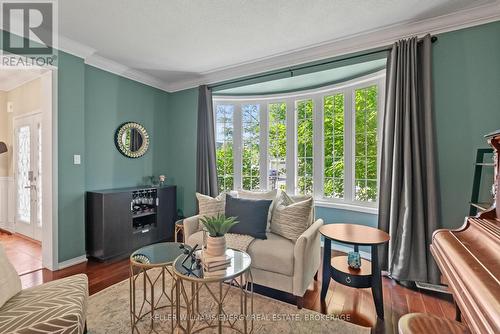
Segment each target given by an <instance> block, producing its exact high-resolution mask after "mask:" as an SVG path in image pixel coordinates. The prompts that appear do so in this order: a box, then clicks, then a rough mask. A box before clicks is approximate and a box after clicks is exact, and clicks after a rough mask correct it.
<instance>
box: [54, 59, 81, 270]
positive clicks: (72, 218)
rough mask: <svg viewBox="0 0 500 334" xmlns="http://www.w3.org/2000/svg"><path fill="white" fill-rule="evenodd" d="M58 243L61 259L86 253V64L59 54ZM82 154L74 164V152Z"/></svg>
mask: <svg viewBox="0 0 500 334" xmlns="http://www.w3.org/2000/svg"><path fill="white" fill-rule="evenodd" d="M57 75H58V78H57V81H58V82H57V84H58V95H57V96H58V100H57V109H58V113H57V130H58V133H57V141H58V166H57V173H58V190H57V191H58V193H57V197H58V226H59V228H58V243H59V262H61V261H65V260H68V259H72V258H74V257H77V256H81V255H83V254H85V225H84V218H85V211H84V195H85V125H84V123H85V96H84V84H85V82H84V80H85V64H84V63H83V60H82V59H80V58H77V57H74V56H72V55H69V54H66V53H63V52H59V55H58V71H57ZM74 154H80V155H82V158H83V161H82V164H81V165H73V155H74Z"/></svg>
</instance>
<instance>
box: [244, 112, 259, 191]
mask: <svg viewBox="0 0 500 334" xmlns="http://www.w3.org/2000/svg"><path fill="white" fill-rule="evenodd" d="M241 117H242V135H243V140H242V146H243V149H242V181H243V185H242V186H243V189H245V190H255V189H260V165H259V151H260V110H259V105H258V104H244V105H242V106H241Z"/></svg>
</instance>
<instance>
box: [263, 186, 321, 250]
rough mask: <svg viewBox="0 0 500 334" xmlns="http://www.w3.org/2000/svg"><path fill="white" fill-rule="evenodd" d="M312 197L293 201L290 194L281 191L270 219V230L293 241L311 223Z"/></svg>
mask: <svg viewBox="0 0 500 334" xmlns="http://www.w3.org/2000/svg"><path fill="white" fill-rule="evenodd" d="M313 205H314V203H313V199H312V197H309V198H307V199H305V200H303V201H300V202H295V201H294V200H293V199H292V198H291V197H290V196H288V195H287V194H285V193H282V194H281V196H280V199H279V200H278V203H276V208H275V209H274V212H273V218H272V220H271V232H273V233H275V234H278V235H281V236H282V237H284V238H287V239H289V240H292V241H293V242H295V241H297V239H298V238H299V237H300V236H301V235H302V233H304V232H305V230H307V228H308V227H309V226H310V225H311V220H312V219H311V216H312V210H313Z"/></svg>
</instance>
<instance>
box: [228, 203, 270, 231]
mask: <svg viewBox="0 0 500 334" xmlns="http://www.w3.org/2000/svg"><path fill="white" fill-rule="evenodd" d="M271 203H272V201H271V200H267V199H260V200H252V199H245V198H236V197H233V196H231V195H227V196H226V217H237V220H238V221H239V223H238V224H236V225H234V226H233V227H231V229H230V230H229V232H230V233H236V234H245V235H250V236H252V237H254V238H257V239H267V236H266V227H267V215H268V213H269V207H270V206H271Z"/></svg>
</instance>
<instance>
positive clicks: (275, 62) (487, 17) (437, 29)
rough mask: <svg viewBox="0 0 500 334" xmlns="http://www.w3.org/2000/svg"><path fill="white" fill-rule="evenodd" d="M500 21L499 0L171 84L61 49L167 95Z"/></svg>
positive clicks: (65, 45) (72, 48)
mask: <svg viewBox="0 0 500 334" xmlns="http://www.w3.org/2000/svg"><path fill="white" fill-rule="evenodd" d="M499 20H500V0H496V1H495V2H492V3H489V4H486V5H482V6H477V7H473V8H469V9H464V10H461V11H457V12H454V13H450V14H445V15H441V16H436V17H433V18H429V19H425V20H420V21H407V22H403V23H398V24H394V25H390V26H385V27H382V28H379V29H375V30H370V31H365V32H362V33H358V34H353V35H349V36H346V37H342V38H338V39H333V40H330V41H327V42H324V43H319V44H314V45H309V46H307V47H304V48H299V49H295V50H292V51H288V52H283V53H279V54H274V55H271V56H268V57H263V58H259V59H255V60H252V61H249V62H243V63H238V64H233V65H230V66H225V67H220V68H216V69H213V70H210V71H206V72H202V73H200V74H201V76H200V78H197V79H194V80H184V81H183V80H180V81H177V82H174V83H168V82H165V81H162V80H160V79H158V78H155V77H153V76H151V75H149V74H146V73H144V72H141V71H139V70H135V69H132V68H130V67H127V66H125V65H123V64H120V63H118V62H116V61H113V60H111V59H108V58H106V57H103V56H100V55H98V54H96V50H94V49H92V48H90V47H88V46H86V45H83V44H81V43H78V42H75V41H73V40H71V39H69V38H67V37H64V36H59V49H60V50H62V51H64V52H67V53H70V54H72V55H75V56H77V57H80V58H83V59H84V61H85V63H86V64H88V65H91V66H94V67H97V68H99V69H102V70H104V71H107V72H111V73H114V74H117V75H119V76H122V77H125V78H128V79H131V80H134V81H137V82H140V83H143V84H145V85H148V86H152V87H155V88H158V89H161V90H164V91H166V92H177V91H180V90H184V89H188V88H193V87H197V86H199V85H203V84H213V83H217V82H222V81H226V80H232V79H236V78H241V77H245V76H251V75H254V74H257V73H265V72H269V71H273V70H278V69H282V68H286V67H290V66H296V65H300V64H304V63H308V62H313V61H317V60H322V59H326V58H332V57H337V56H341V55H345V54H349V53H355V52H360V51H365V50H370V49H374V48H378V47H383V46H387V45H390V44H392V43H394V41H396V40H398V39H401V38H406V37H410V36H415V35H417V36H423V35H425V34H428V33H430V34H440V33H444V32H449V31H454V30H459V29H464V28H469V27H473V26H477V25H481V24H486V23H490V22H494V21H499Z"/></svg>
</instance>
